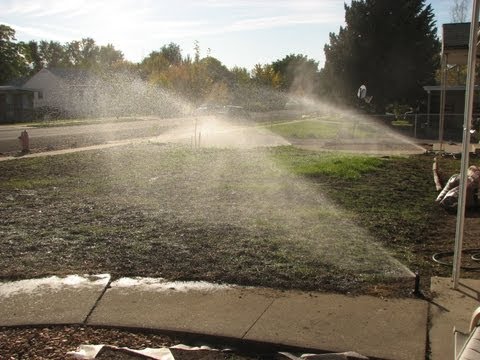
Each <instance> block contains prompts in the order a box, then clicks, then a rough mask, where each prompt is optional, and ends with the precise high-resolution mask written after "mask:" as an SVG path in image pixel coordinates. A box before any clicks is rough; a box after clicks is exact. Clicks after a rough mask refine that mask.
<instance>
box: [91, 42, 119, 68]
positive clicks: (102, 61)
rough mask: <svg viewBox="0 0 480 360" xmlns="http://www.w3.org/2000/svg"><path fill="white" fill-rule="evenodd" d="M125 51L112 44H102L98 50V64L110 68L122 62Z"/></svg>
mask: <svg viewBox="0 0 480 360" xmlns="http://www.w3.org/2000/svg"><path fill="white" fill-rule="evenodd" d="M123 60H124V59H123V53H122V52H121V51H120V50H116V49H115V47H114V46H113V45H112V44H107V45H106V46H100V48H99V50H98V57H97V61H98V65H99V66H100V67H103V68H105V67H106V68H110V67H112V66H113V65H114V64H116V63H120V62H122V61H123Z"/></svg>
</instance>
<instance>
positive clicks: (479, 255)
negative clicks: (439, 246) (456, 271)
mask: <svg viewBox="0 0 480 360" xmlns="http://www.w3.org/2000/svg"><path fill="white" fill-rule="evenodd" d="M454 254H455V253H454V252H453V251H443V252H438V253H436V254H433V256H432V259H433V261H435V262H436V263H438V264H440V265H444V266H453V262H446V261H443V260H442V259H443V258H446V257H450V256H453V255H454ZM463 254H465V255H466V254H472V255H471V256H470V259H471V260H473V261H480V249H463V250H462V255H463ZM461 268H462V269H463V270H472V271H475V270H480V265H479V266H461Z"/></svg>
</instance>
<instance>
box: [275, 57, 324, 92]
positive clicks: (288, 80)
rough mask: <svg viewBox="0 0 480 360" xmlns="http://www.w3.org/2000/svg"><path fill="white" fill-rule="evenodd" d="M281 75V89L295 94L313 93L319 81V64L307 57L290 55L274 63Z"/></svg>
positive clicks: (276, 70)
mask: <svg viewBox="0 0 480 360" xmlns="http://www.w3.org/2000/svg"><path fill="white" fill-rule="evenodd" d="M272 68H273V70H274V71H275V72H276V73H277V74H279V75H280V78H281V80H280V88H281V89H282V90H287V91H290V92H293V93H301V94H305V93H309V94H311V93H313V90H314V89H315V88H316V83H317V80H318V62H317V61H315V60H312V59H309V58H308V57H307V56H305V55H300V54H298V55H295V54H290V55H287V56H285V57H284V58H283V59H281V60H277V61H275V62H273V63H272Z"/></svg>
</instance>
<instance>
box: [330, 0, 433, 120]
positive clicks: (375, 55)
mask: <svg viewBox="0 0 480 360" xmlns="http://www.w3.org/2000/svg"><path fill="white" fill-rule="evenodd" d="M345 22H346V26H345V27H344V28H343V27H340V31H339V33H338V35H336V34H334V33H331V34H330V43H329V44H327V45H325V48H324V50H325V66H324V68H323V69H322V71H321V80H322V88H323V89H325V90H324V91H325V93H326V94H325V95H327V96H332V97H334V98H336V100H338V101H342V102H346V103H350V104H352V103H355V100H356V99H355V98H356V94H357V89H358V88H359V86H360V85H362V84H364V85H366V86H367V89H368V93H369V95H373V96H374V102H373V104H374V106H375V109H376V111H379V112H383V111H384V110H385V106H386V105H387V104H389V103H393V102H395V101H397V102H399V103H405V104H410V105H416V103H417V102H418V101H419V99H422V98H423V97H424V91H423V89H422V86H424V85H429V84H433V83H434V81H435V70H436V69H437V68H438V65H439V52H440V43H439V41H438V38H437V35H436V33H437V31H436V28H435V21H434V14H433V9H432V7H431V6H430V5H427V6H425V0H403V1H387V0H352V2H351V5H350V6H348V5H345Z"/></svg>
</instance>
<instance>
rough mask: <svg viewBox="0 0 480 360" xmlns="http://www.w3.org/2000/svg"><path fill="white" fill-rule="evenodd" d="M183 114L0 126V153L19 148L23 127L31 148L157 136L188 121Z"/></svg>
mask: <svg viewBox="0 0 480 360" xmlns="http://www.w3.org/2000/svg"><path fill="white" fill-rule="evenodd" d="M193 121H194V118H192V117H186V118H173V119H172V118H170V119H161V118H154V117H149V118H140V119H135V120H133V119H132V120H131V121H126V122H115V123H112V122H106V123H103V124H102V123H100V124H90V125H76V126H58V127H48V128H36V127H32V126H26V125H20V124H19V125H2V126H0V153H4V154H8V153H13V152H17V151H19V150H20V142H19V140H18V137H19V136H20V133H21V132H22V131H23V130H27V131H28V134H29V136H30V147H31V149H33V150H39V151H41V150H51V149H65V148H72V147H73V148H75V147H80V146H89V145H97V144H103V143H106V142H108V141H116V140H125V139H132V138H143V137H152V136H157V135H159V134H161V133H163V132H165V131H166V130H168V129H172V128H174V127H176V126H179V125H182V124H191V123H192V122H193Z"/></svg>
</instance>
